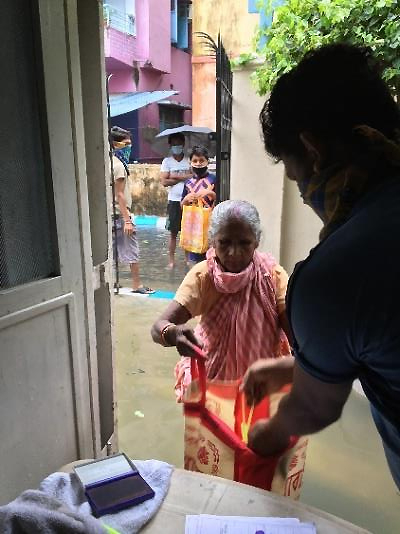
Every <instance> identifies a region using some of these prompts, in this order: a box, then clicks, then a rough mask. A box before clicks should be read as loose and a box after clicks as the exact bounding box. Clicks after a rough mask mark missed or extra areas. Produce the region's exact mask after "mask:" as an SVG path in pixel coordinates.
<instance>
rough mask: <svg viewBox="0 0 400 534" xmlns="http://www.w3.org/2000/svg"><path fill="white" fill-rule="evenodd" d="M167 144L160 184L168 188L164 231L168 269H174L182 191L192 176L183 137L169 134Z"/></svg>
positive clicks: (180, 216)
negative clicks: (167, 235)
mask: <svg viewBox="0 0 400 534" xmlns="http://www.w3.org/2000/svg"><path fill="white" fill-rule="evenodd" d="M168 144H169V146H170V149H171V156H168V157H166V158H164V159H163V161H162V163H161V176H160V178H161V183H162V185H163V186H164V187H169V191H168V206H167V222H166V225H165V228H166V230H169V232H170V239H169V264H168V267H169V268H170V269H173V268H174V267H175V250H176V238H177V236H178V234H179V232H180V230H181V219H182V207H181V199H182V191H183V186H184V183H185V180H187V179H188V178H190V177H191V176H192V173H191V172H190V162H189V160H188V158H187V157H185V154H184V149H185V136H184V135H183V134H181V133H177V134H171V135H170V136H169V137H168Z"/></svg>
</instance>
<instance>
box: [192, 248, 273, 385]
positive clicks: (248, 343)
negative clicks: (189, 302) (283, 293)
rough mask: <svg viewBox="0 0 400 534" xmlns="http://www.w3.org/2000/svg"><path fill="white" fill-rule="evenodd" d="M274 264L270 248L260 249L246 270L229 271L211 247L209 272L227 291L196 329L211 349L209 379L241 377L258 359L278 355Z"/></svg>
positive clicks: (219, 289)
mask: <svg viewBox="0 0 400 534" xmlns="http://www.w3.org/2000/svg"><path fill="white" fill-rule="evenodd" d="M275 265H276V262H275V260H274V258H273V257H272V255H271V254H261V253H259V252H257V251H255V252H254V256H253V261H252V262H251V263H250V264H249V265H248V266H247V268H246V269H245V270H244V271H242V272H240V273H228V272H225V271H223V269H222V267H221V265H220V264H219V262H218V260H217V258H216V256H215V250H214V249H213V248H211V249H210V250H209V251H208V252H207V267H208V273H209V275H210V277H211V279H212V281H213V282H214V285H215V287H216V289H217V291H218V292H220V293H223V294H224V296H223V297H222V298H221V299H220V300H219V301H218V304H217V305H216V306H215V307H214V308H213V309H212V310H211V311H210V312H209V313H208V314H206V315H203V316H202V318H201V321H200V324H199V325H198V326H197V328H196V330H195V332H196V334H197V335H198V336H199V338H200V339H201V341H202V342H203V344H204V351H205V352H206V354H207V355H208V360H207V376H208V378H209V379H218V380H236V379H238V378H241V377H243V375H244V374H245V372H246V370H247V369H248V367H249V366H250V365H251V364H252V363H253V362H254V361H256V360H258V359H260V358H276V357H277V356H279V354H277V352H278V346H279V340H280V328H279V323H278V309H277V304H276V296H275V287H274V284H273V281H272V273H273V269H274V267H275Z"/></svg>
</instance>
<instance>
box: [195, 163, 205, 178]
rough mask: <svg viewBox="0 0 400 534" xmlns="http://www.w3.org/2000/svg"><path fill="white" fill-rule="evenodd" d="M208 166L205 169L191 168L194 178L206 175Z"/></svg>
mask: <svg viewBox="0 0 400 534" xmlns="http://www.w3.org/2000/svg"><path fill="white" fill-rule="evenodd" d="M207 169H208V165H206V166H205V167H192V170H193V172H194V174H195V175H196V176H205V175H206V174H207Z"/></svg>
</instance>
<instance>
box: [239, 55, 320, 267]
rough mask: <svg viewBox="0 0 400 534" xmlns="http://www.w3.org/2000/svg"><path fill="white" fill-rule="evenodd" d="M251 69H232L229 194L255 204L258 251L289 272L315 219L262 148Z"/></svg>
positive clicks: (310, 240)
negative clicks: (259, 237)
mask: <svg viewBox="0 0 400 534" xmlns="http://www.w3.org/2000/svg"><path fill="white" fill-rule="evenodd" d="M253 70H254V65H249V66H246V67H244V68H242V69H240V70H239V69H237V70H235V71H234V73H233V109H232V116H233V119H232V155H231V158H232V159H231V198H235V199H239V198H240V199H244V200H248V201H249V202H252V203H253V204H254V205H255V206H256V207H257V209H258V211H259V213H260V217H261V222H262V226H263V232H264V236H263V239H262V242H261V245H260V250H263V251H269V252H271V253H272V254H273V255H274V256H275V258H276V259H277V260H278V261H279V262H280V263H281V264H282V265H283V266H284V267H285V269H286V270H287V271H288V272H289V273H290V272H291V271H292V270H293V267H294V265H295V263H296V262H297V261H299V260H301V259H304V258H305V257H306V256H307V255H308V252H309V250H310V248H311V247H313V246H314V245H315V244H316V243H318V233H319V230H320V228H321V223H320V221H319V219H318V217H317V216H316V215H315V214H314V213H313V212H312V210H311V209H310V208H308V207H307V206H305V205H304V204H303V202H302V200H301V198H300V195H299V193H298V190H297V187H296V184H295V183H293V182H291V181H290V180H288V179H287V178H284V169H283V165H282V164H280V163H279V164H274V163H273V162H272V161H271V159H270V158H268V156H267V155H266V153H265V150H264V146H263V142H262V136H261V128H260V125H259V120H258V115H259V113H260V111H261V108H262V106H263V104H264V102H265V99H266V97H260V96H258V95H257V94H256V92H255V89H254V86H253V85H252V83H251V80H250V74H251V72H252V71H253Z"/></svg>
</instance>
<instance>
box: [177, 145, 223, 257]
mask: <svg viewBox="0 0 400 534" xmlns="http://www.w3.org/2000/svg"><path fill="white" fill-rule="evenodd" d="M189 159H190V164H191V167H192V176H191V178H189V180H186V182H185V185H184V187H183V192H182V201H181V203H182V206H189V205H190V204H193V202H197V201H198V200H199V199H201V202H202V204H203V206H204V207H206V208H207V207H208V208H210V209H212V208H213V207H214V206H215V201H216V198H217V195H216V193H215V185H216V181H217V178H216V176H215V174H212V173H210V172H208V150H207V149H206V148H205V147H203V146H194V147H193V148H192V151H191V153H190V156H189ZM205 258H206V255H205V254H196V253H195V252H189V260H190V261H191V262H192V263H198V262H200V261H203V260H205Z"/></svg>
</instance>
